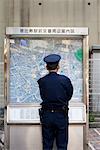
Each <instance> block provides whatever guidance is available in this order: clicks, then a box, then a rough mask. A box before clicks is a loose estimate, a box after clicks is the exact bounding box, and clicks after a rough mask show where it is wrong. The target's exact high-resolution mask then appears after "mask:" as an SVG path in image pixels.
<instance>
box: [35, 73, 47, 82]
mask: <svg viewBox="0 0 100 150" xmlns="http://www.w3.org/2000/svg"><path fill="white" fill-rule="evenodd" d="M46 76H47V75H46ZM46 76H44V77H41V78H40V79H39V80H38V81H37V82H38V83H39V82H42V81H43V80H44V79H45V78H46Z"/></svg>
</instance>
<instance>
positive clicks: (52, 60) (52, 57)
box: [44, 54, 61, 64]
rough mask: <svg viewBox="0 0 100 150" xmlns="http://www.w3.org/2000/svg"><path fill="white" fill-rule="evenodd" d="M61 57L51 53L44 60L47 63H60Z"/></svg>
mask: <svg viewBox="0 0 100 150" xmlns="http://www.w3.org/2000/svg"><path fill="white" fill-rule="evenodd" d="M60 59H61V56H60V55H57V54H50V55H48V56H46V57H45V58H44V62H46V63H47V64H55V63H58V62H59V61H60Z"/></svg>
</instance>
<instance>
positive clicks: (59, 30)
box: [6, 27, 88, 35]
mask: <svg viewBox="0 0 100 150" xmlns="http://www.w3.org/2000/svg"><path fill="white" fill-rule="evenodd" d="M28 34H29V35H48V34H49V35H88V28H87V27H85V28H82V27H80V28H73V27H71V28H70V27H7V28H6V35H28Z"/></svg>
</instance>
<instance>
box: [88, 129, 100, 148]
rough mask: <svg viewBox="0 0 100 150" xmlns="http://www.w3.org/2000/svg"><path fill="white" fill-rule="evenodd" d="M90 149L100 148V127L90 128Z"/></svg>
mask: <svg viewBox="0 0 100 150" xmlns="http://www.w3.org/2000/svg"><path fill="white" fill-rule="evenodd" d="M89 147H90V148H89V149H90V150H100V128H90V129H89Z"/></svg>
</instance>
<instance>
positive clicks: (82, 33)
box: [4, 27, 88, 123]
mask: <svg viewBox="0 0 100 150" xmlns="http://www.w3.org/2000/svg"><path fill="white" fill-rule="evenodd" d="M39 37H68V38H81V39H82V40H83V81H84V82H83V104H85V106H86V107H87V108H88V28H66V27H7V28H6V38H5V41H4V71H5V82H4V85H5V106H9V109H10V107H11V109H12V108H15V107H16V106H15V105H14V104H10V103H9V51H8V50H9V45H10V40H11V39H15V38H32V39H34V38H39ZM28 106H30V105H28V104H26V106H25V104H24V105H23V104H18V105H17V108H18V107H19V108H21V107H25V108H26V109H27V108H28ZM32 107H33V106H32ZM39 107H40V106H39V104H38V105H37V109H38V108H39ZM19 108H18V109H19ZM7 118H8V119H7V120H8V122H9V123H11V122H12V123H17V121H16V120H15V121H13V120H12V119H10V118H9V116H7ZM11 120H12V121H11ZM32 121H33V123H36V122H37V120H36V119H33V120H32ZM80 122H81V123H83V121H80ZM20 123H30V121H29V122H28V120H27V119H26V121H25V120H23V119H22V120H20ZM76 123H77V121H76Z"/></svg>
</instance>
